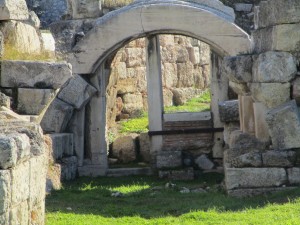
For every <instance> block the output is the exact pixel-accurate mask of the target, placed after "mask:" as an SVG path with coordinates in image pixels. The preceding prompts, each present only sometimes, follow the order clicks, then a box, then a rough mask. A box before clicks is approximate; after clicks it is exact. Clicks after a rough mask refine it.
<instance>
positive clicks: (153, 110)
mask: <svg viewBox="0 0 300 225" xmlns="http://www.w3.org/2000/svg"><path fill="white" fill-rule="evenodd" d="M233 21H234V15H233V10H232V9H230V8H228V7H225V6H224V5H223V4H222V3H220V2H219V1H212V0H209V1H207V0H194V1H176V0H167V1H159V0H151V1H144V0H138V1H136V2H135V3H134V4H131V5H129V6H127V7H124V8H121V9H119V10H116V11H113V12H111V13H109V14H107V15H106V16H104V17H102V18H99V19H98V21H97V23H96V26H95V27H94V28H93V29H92V30H91V31H90V32H89V33H88V34H87V35H86V36H85V37H84V38H83V39H82V40H81V41H80V42H79V43H78V44H77V45H76V46H75V47H74V49H73V53H72V54H70V55H69V59H70V62H71V63H72V66H73V73H74V74H81V75H82V76H86V77H88V78H89V79H90V82H91V84H92V85H93V86H94V87H95V88H96V89H97V94H96V95H95V96H93V97H92V98H91V99H90V101H89V103H88V105H87V110H86V112H87V115H84V113H83V111H84V109H81V110H80V111H77V112H75V115H74V117H77V118H78V122H77V123H75V127H76V129H77V130H78V129H79V130H81V131H82V130H84V129H85V128H87V130H86V131H85V133H87V135H86V136H85V137H83V135H82V133H81V134H78V135H79V136H80V143H79V145H81V146H83V143H86V147H87V148H88V149H89V153H88V154H89V155H88V158H89V159H90V160H89V162H88V163H87V164H86V165H82V166H81V167H80V168H79V172H80V174H81V175H93V176H97V175H105V174H106V172H107V169H108V165H107V143H106V138H105V134H106V128H105V126H106V79H107V73H106V71H105V68H104V64H105V62H106V59H107V58H108V57H109V56H110V55H111V54H112V53H114V52H115V51H116V50H118V49H119V48H120V47H122V46H123V45H124V44H125V43H127V42H129V41H130V40H133V39H136V38H139V37H146V38H147V40H148V48H147V56H148V60H147V79H148V83H149V86H148V91H149V93H148V95H149V103H150V104H149V111H150V113H149V121H150V122H149V128H150V131H159V130H161V128H162V93H161V92H162V90H161V80H160V79H161V78H160V77H161V76H160V73H161V70H160V54H159V43H158V38H157V36H156V35H157V34H181V35H186V36H190V37H194V38H196V39H199V40H202V41H204V42H206V43H208V44H209V45H210V46H211V48H212V50H213V51H214V52H216V53H217V54H218V55H219V56H220V57H219V59H217V60H215V61H214V62H213V63H215V64H216V63H219V61H220V59H221V57H223V56H227V55H230V56H234V55H238V54H241V53H250V52H251V41H250V38H249V36H248V35H247V34H246V33H245V32H244V31H243V30H241V29H240V28H239V27H237V26H236V25H235V24H234V23H233ZM214 66H215V67H216V66H217V65H213V67H214ZM215 73H216V80H215V83H216V85H217V86H216V89H218V88H220V89H222V87H221V86H222V84H225V83H226V82H227V83H228V80H222V79H223V78H222V77H218V73H219V72H218V71H216V72H215ZM218 85H219V86H218ZM227 85H228V84H227ZM154 90H155V91H154ZM221 95H222V93H221V92H220V93H216V95H215V97H214V98H215V100H214V101H216V102H218V101H222V100H226V99H222V96H221ZM85 103H86V102H85ZM215 105H216V107H217V104H215ZM216 111H218V110H216ZM158 118H159V119H158ZM214 118H215V119H214V120H216V121H214V122H215V126H216V127H218V123H219V116H218V115H215V116H214ZM75 139H77V138H76V137H75ZM151 143H152V152H153V153H154V152H155V153H157V152H159V151H160V148H161V136H154V137H153V138H152V141H151Z"/></svg>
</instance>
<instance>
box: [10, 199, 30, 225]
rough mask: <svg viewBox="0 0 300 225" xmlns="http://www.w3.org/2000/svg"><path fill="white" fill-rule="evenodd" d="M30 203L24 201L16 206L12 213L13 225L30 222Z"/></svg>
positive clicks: (11, 220)
mask: <svg viewBox="0 0 300 225" xmlns="http://www.w3.org/2000/svg"><path fill="white" fill-rule="evenodd" d="M28 211H29V208H28V202H27V201H24V202H22V203H20V204H18V205H15V206H14V207H13V208H12V209H11V211H10V222H11V224H28V221H29V213H28Z"/></svg>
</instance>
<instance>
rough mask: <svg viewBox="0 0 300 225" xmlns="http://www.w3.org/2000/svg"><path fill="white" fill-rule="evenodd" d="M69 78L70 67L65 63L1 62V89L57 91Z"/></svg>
mask: <svg viewBox="0 0 300 225" xmlns="http://www.w3.org/2000/svg"><path fill="white" fill-rule="evenodd" d="M71 77H72V68H71V65H70V64H68V63H65V62H36V61H8V60H4V61H2V62H1V86H2V87H11V88H13V87H30V88H33V87H35V88H53V89H58V88H60V87H61V86H62V85H63V84H64V83H65V82H66V81H67V80H68V79H69V78H71Z"/></svg>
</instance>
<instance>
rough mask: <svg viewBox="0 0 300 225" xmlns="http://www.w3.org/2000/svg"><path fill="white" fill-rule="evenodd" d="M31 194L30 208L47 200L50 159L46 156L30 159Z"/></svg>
mask: <svg viewBox="0 0 300 225" xmlns="http://www.w3.org/2000/svg"><path fill="white" fill-rule="evenodd" d="M29 163H30V170H29V171H28V173H30V193H29V206H30V208H33V207H34V206H35V205H37V204H38V203H39V202H41V201H43V200H44V199H45V195H46V174H47V170H48V158H47V157H46V154H44V155H41V156H37V157H33V158H31V159H30V162H29Z"/></svg>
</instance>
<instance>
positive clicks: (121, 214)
mask: <svg viewBox="0 0 300 225" xmlns="http://www.w3.org/2000/svg"><path fill="white" fill-rule="evenodd" d="M208 178H209V179H208ZM221 179H222V176H221V175H219V174H216V175H213V174H210V175H207V176H206V177H204V178H201V179H198V180H195V181H186V182H179V181H178V182H173V183H175V184H176V188H168V189H166V188H165V183H166V182H167V181H165V180H161V179H160V180H158V179H157V178H154V177H118V178H108V177H102V178H80V179H78V180H76V181H73V182H69V183H67V184H65V185H64V189H63V190H61V191H54V192H52V194H51V195H49V196H48V197H47V199H46V212H47V213H46V214H47V223H46V224H47V225H63V224H64V225H69V224H72V225H94V224H95V225H97V224H105V225H109V224H112V225H119V224H120V225H123V224H130V225H135V224H136V225H141V224H153V225H154V224H157V225H160V224H162V225H166V224H172V225H173V224H174V225H179V224H180V225H182V224H183V225H185V224H186V225H190V224H191V225H193V224H195V225H196V224H197V225H198V224H200V225H201V224H203V225H215V224H220V225H221V224H222V225H227V224H228V225H249V224H253V225H254V224H255V225H256V224H262V225H274V224H278V225H279V224H280V225H285V224H287V225H288V224H295V225H297V224H300V216H299V215H300V198H299V196H300V188H297V189H294V190H289V191H285V192H281V193H276V194H272V195H264V196H258V197H253V198H244V199H242V200H241V199H236V198H233V197H228V196H227V195H226V194H225V193H224V192H223V191H222V190H221V189H220V186H219V185H216V183H219V182H220V180H221ZM207 186H209V187H210V189H209V191H208V193H186V194H181V193H180V192H179V190H180V188H182V187H186V188H190V189H194V188H199V187H202V188H205V187H207ZM115 191H119V192H121V193H122V194H123V196H121V197H112V196H111V194H112V193H113V192H115Z"/></svg>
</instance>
